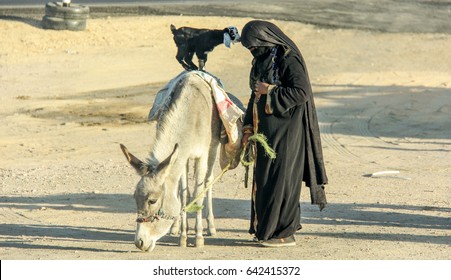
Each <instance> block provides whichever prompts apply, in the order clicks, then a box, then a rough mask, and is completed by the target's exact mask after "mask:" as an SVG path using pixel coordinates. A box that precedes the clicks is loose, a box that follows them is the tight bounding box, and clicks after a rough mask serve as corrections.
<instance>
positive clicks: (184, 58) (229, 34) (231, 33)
mask: <svg viewBox="0 0 451 280" xmlns="http://www.w3.org/2000/svg"><path fill="white" fill-rule="evenodd" d="M171 31H172V34H173V35H174V42H175V44H176V46H177V55H176V59H177V61H178V62H179V63H180V64H181V65H182V66H183V68H185V70H187V71H189V70H201V71H203V70H204V68H205V63H206V62H207V53H208V52H211V51H212V50H213V49H214V48H215V47H216V46H218V45H220V44H221V43H224V45H226V47H228V48H230V43H236V42H239V40H240V34H239V33H238V29H237V28H236V27H234V26H230V27H227V28H224V29H198V28H192V27H180V28H178V29H177V28H176V27H175V26H174V25H173V24H171ZM194 54H196V56H197V59H198V60H199V67H197V66H196V65H195V64H194V63H193V56H194Z"/></svg>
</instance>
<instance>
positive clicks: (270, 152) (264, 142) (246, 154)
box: [240, 133, 276, 166]
mask: <svg viewBox="0 0 451 280" xmlns="http://www.w3.org/2000/svg"><path fill="white" fill-rule="evenodd" d="M251 142H253V143H257V142H258V143H260V145H261V146H262V147H263V149H264V150H265V154H266V155H267V156H268V157H269V158H270V159H275V158H276V152H275V151H274V149H273V148H271V147H270V146H269V144H268V138H266V136H265V135H264V134H261V133H255V134H254V135H251V136H249V138H248V139H247V143H246V145H245V146H244V147H243V149H242V151H241V155H240V161H241V164H242V165H244V166H250V165H251V164H252V163H253V162H254V160H253V156H252V155H250V153H251V151H250V150H251V149H250V147H249V144H250V143H251ZM245 158H247V159H245ZM249 158H251V159H249Z"/></svg>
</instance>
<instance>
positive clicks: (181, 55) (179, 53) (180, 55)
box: [175, 46, 191, 71]
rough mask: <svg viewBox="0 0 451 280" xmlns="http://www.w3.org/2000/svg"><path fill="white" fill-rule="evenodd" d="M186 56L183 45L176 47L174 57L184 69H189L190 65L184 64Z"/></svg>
mask: <svg viewBox="0 0 451 280" xmlns="http://www.w3.org/2000/svg"><path fill="white" fill-rule="evenodd" d="M186 56H187V51H186V50H185V48H184V47H183V46H179V47H178V49H177V55H176V56H175V58H176V59H177V61H178V62H179V63H180V65H182V67H183V68H184V69H185V70H186V71H189V70H191V69H190V66H189V65H188V64H186V63H185V61H184V59H185V57H186Z"/></svg>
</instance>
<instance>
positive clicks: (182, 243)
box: [179, 236, 187, 248]
mask: <svg viewBox="0 0 451 280" xmlns="http://www.w3.org/2000/svg"><path fill="white" fill-rule="evenodd" d="M186 244H187V238H186V236H183V237H180V239H179V246H180V247H184V248H185V247H186Z"/></svg>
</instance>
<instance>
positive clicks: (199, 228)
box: [194, 157, 207, 247]
mask: <svg viewBox="0 0 451 280" xmlns="http://www.w3.org/2000/svg"><path fill="white" fill-rule="evenodd" d="M195 170H196V171H195V174H196V186H195V194H194V197H195V198H196V197H198V196H199V194H200V193H202V191H203V190H204V187H205V174H206V172H207V160H206V157H201V158H198V159H196V164H195ZM196 204H197V205H198V206H199V208H202V205H203V204H204V195H202V196H201V197H199V200H198V201H197V202H196ZM195 230H196V247H203V246H204V237H203V230H204V227H203V225H202V209H200V210H199V211H197V213H196V227H195Z"/></svg>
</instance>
